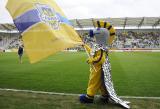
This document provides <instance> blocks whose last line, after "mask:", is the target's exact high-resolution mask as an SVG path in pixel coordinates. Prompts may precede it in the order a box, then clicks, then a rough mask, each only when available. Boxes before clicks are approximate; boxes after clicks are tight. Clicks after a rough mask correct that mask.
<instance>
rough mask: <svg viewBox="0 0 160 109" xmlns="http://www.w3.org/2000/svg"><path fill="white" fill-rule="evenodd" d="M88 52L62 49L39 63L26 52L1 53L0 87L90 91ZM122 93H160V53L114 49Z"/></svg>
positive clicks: (114, 65)
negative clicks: (19, 60)
mask: <svg viewBox="0 0 160 109" xmlns="http://www.w3.org/2000/svg"><path fill="white" fill-rule="evenodd" d="M86 58H87V55H86V54H85V53H84V52H78V53H67V52H61V53H57V54H56V55H54V56H51V57H49V58H47V59H44V60H42V61H41V62H39V63H36V64H30V63H29V61H28V58H27V57H26V55H24V56H23V63H22V64H19V62H18V56H17V54H16V53H0V88H11V89H12V88H13V89H25V90H37V91H50V92H64V93H86V88H87V83H88V77H89V65H88V64H87V63H86ZM110 61H111V65H112V78H113V82H114V86H115V89H116V92H117V93H118V95H121V96H155V97H160V53H151V52H150V53H149V52H147V53H144V52H137V53H136V52H128V53H115V52H114V53H110Z"/></svg>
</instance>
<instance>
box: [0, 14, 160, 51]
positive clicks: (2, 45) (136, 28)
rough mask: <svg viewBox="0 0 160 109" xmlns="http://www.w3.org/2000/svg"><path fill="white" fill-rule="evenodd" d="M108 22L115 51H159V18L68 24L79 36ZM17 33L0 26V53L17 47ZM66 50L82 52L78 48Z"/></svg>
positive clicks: (74, 21) (88, 20) (73, 21)
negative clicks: (114, 32)
mask: <svg viewBox="0 0 160 109" xmlns="http://www.w3.org/2000/svg"><path fill="white" fill-rule="evenodd" d="M96 20H104V21H107V22H110V23H111V24H112V25H113V26H114V27H115V29H116V36H117V38H116V40H115V42H114V43H113V45H112V48H115V49H124V48H133V49H137V48H143V49H160V17H138V18H128V17H126V18H103V19H93V18H92V19H72V20H70V22H71V23H72V24H73V27H74V28H75V29H76V30H77V32H78V33H79V34H80V35H81V36H86V34H87V33H88V31H89V30H90V29H92V28H95V25H94V21H96ZM19 36H20V35H19V32H18V30H17V29H16V27H15V26H14V24H0V51H4V50H6V49H12V48H17V47H18V40H19ZM68 50H82V48H81V47H80V46H78V47H75V48H69V49H68Z"/></svg>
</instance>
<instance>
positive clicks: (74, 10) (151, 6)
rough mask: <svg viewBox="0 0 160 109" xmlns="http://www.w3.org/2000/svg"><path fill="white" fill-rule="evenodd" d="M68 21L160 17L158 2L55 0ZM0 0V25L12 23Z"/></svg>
mask: <svg viewBox="0 0 160 109" xmlns="http://www.w3.org/2000/svg"><path fill="white" fill-rule="evenodd" d="M55 1H56V3H57V4H58V5H59V6H60V7H61V9H62V10H63V12H64V13H65V15H66V16H67V18H68V19H84V18H106V17H111V18H119V17H160V0H55ZM6 3H7V0H0V23H12V22H13V21H12V18H11V16H10V15H9V13H8V11H7V10H6V9H5V5H6Z"/></svg>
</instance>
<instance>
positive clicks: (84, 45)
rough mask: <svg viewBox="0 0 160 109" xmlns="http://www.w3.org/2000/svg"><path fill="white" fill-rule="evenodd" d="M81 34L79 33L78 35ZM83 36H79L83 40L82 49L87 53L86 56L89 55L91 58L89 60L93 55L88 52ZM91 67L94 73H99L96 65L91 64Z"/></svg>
mask: <svg viewBox="0 0 160 109" xmlns="http://www.w3.org/2000/svg"><path fill="white" fill-rule="evenodd" d="M78 34H79V33H78ZM82 36H83V35H82V34H79V37H80V38H81V40H82V42H83V43H82V47H83V48H84V49H85V52H86V54H87V56H88V57H89V58H91V55H90V54H89V52H88V50H87V46H86V41H83V38H82ZM90 65H91V67H92V68H93V69H94V71H95V72H97V70H96V68H95V67H94V65H93V64H90Z"/></svg>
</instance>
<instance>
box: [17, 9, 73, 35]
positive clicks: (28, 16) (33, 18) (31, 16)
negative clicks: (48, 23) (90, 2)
mask: <svg viewBox="0 0 160 109" xmlns="http://www.w3.org/2000/svg"><path fill="white" fill-rule="evenodd" d="M56 16H57V17H58V19H59V20H60V22H61V23H65V24H68V25H71V23H70V22H69V20H68V19H67V18H65V17H63V16H61V15H60V14H59V13H56ZM39 22H43V21H42V20H41V18H40V16H39V13H38V11H37V10H36V9H33V10H30V11H27V12H25V13H24V14H22V15H21V16H19V17H17V18H16V19H14V23H15V25H16V27H17V29H18V30H19V31H20V32H21V33H23V32H24V31H25V30H26V29H28V28H29V27H31V26H33V25H34V24H36V23H39Z"/></svg>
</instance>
